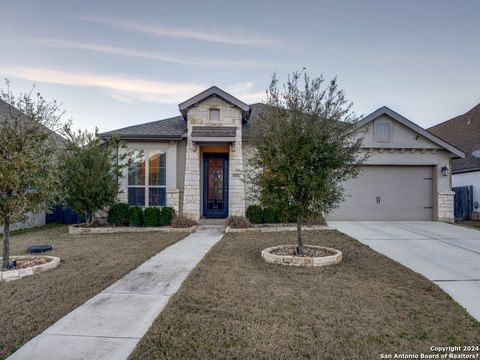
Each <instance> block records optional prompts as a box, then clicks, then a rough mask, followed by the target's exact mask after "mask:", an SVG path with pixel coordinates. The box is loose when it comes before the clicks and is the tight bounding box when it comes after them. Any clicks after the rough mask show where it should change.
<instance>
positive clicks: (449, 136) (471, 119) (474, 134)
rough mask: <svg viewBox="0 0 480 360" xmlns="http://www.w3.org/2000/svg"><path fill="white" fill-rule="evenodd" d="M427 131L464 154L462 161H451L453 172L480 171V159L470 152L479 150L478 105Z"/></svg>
mask: <svg viewBox="0 0 480 360" xmlns="http://www.w3.org/2000/svg"><path fill="white" fill-rule="evenodd" d="M428 131H430V132H431V133H432V134H435V135H437V136H438V137H441V138H443V139H445V141H448V142H449V143H451V144H453V145H455V146H457V147H458V148H460V149H462V150H463V151H465V152H466V157H465V158H464V159H455V160H453V162H452V170H453V171H454V172H461V171H467V170H480V159H477V158H475V157H473V156H472V154H471V153H472V151H475V150H478V149H480V104H478V105H477V106H475V107H474V108H473V109H471V110H470V111H468V112H466V113H465V114H463V115H460V116H457V117H454V118H453V119H450V120H447V121H445V122H443V123H440V124H438V125H435V126H433V127H431V128H430V129H428Z"/></svg>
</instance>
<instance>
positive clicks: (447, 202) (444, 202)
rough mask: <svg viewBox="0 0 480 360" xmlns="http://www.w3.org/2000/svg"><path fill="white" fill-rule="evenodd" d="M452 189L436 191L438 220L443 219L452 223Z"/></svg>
mask: <svg viewBox="0 0 480 360" xmlns="http://www.w3.org/2000/svg"><path fill="white" fill-rule="evenodd" d="M454 195H455V192H453V191H439V192H438V202H437V207H438V215H437V216H438V221H445V222H451V223H453V222H454V221H455V217H454V214H453V197H454Z"/></svg>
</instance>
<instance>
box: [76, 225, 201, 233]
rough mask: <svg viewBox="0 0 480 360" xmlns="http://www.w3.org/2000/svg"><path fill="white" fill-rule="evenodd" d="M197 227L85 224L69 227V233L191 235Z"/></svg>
mask: <svg viewBox="0 0 480 360" xmlns="http://www.w3.org/2000/svg"><path fill="white" fill-rule="evenodd" d="M196 228H197V226H191V227H188V228H173V227H170V226H149V227H140V226H111V225H106V226H97V227H87V226H85V224H75V225H70V226H69V227H68V233H69V234H72V235H89V234H119V233H147V232H155V231H156V232H183V233H191V232H194V231H195V230H196Z"/></svg>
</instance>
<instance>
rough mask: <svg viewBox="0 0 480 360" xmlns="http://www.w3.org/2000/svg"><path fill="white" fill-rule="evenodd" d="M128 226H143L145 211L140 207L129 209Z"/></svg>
mask: <svg viewBox="0 0 480 360" xmlns="http://www.w3.org/2000/svg"><path fill="white" fill-rule="evenodd" d="M128 224H129V225H130V226H141V225H142V224H143V211H142V208H141V207H140V206H130V208H129V209H128Z"/></svg>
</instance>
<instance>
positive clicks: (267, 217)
mask: <svg viewBox="0 0 480 360" xmlns="http://www.w3.org/2000/svg"><path fill="white" fill-rule="evenodd" d="M262 221H263V223H264V224H273V223H278V222H280V219H279V216H278V214H277V213H276V212H275V210H273V209H272V208H270V207H266V208H264V209H263V217H262Z"/></svg>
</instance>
